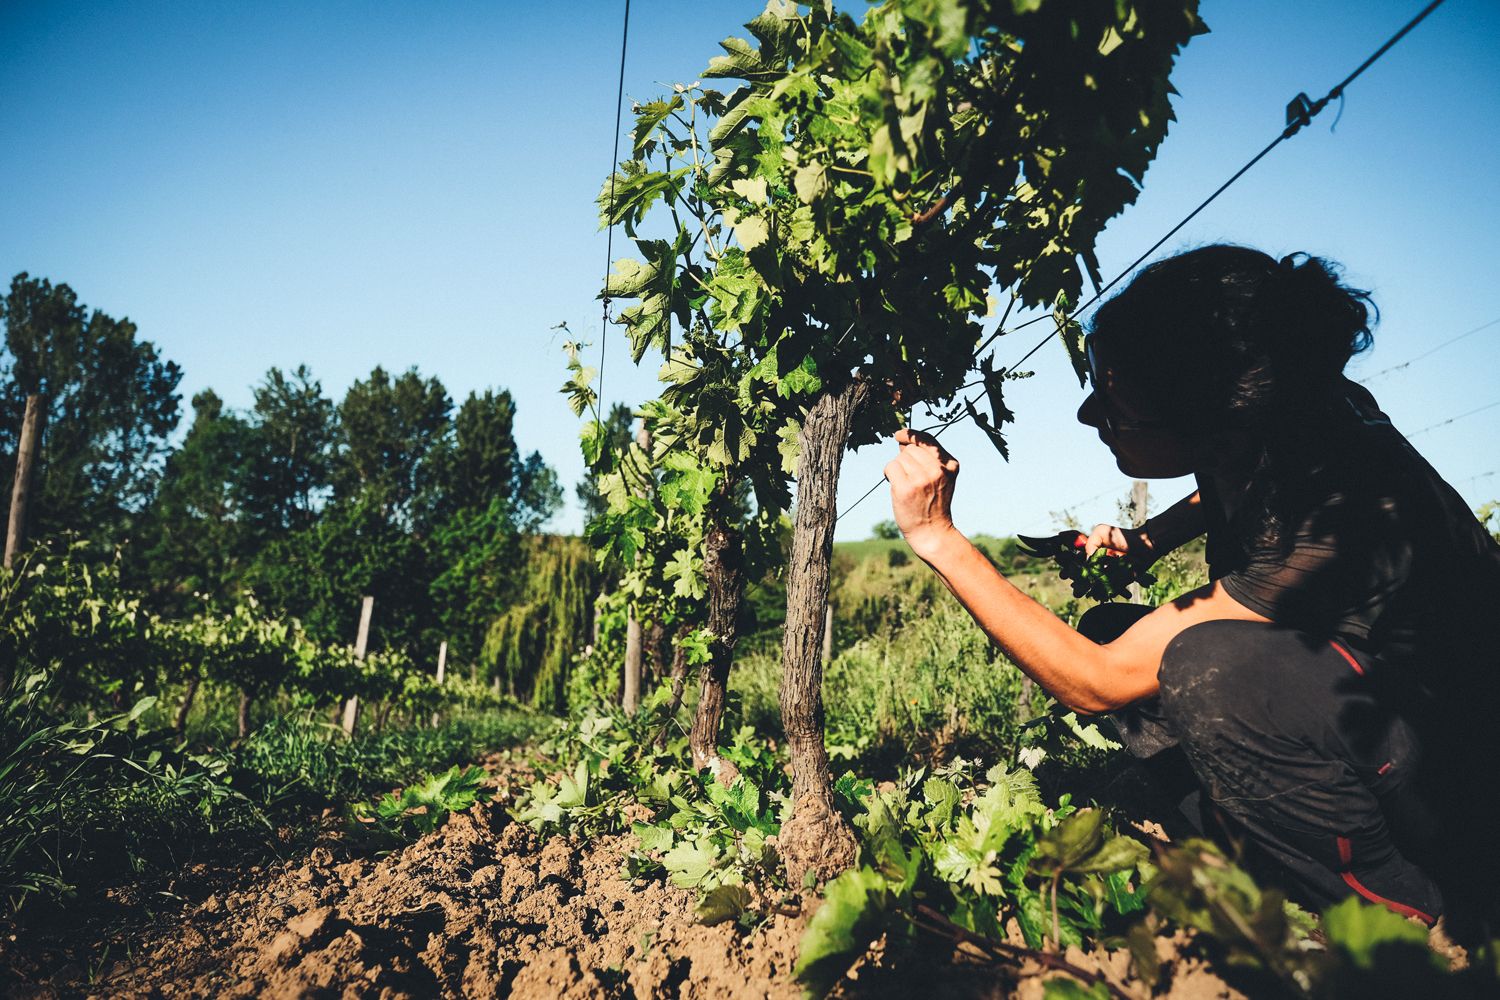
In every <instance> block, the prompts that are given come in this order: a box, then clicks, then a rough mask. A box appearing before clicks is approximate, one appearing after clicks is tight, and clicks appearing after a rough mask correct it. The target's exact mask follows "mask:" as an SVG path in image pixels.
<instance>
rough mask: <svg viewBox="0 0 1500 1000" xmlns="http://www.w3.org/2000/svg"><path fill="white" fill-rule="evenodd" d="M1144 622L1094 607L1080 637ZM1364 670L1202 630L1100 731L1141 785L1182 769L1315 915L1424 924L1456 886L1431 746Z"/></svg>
mask: <svg viewBox="0 0 1500 1000" xmlns="http://www.w3.org/2000/svg"><path fill="white" fill-rule="evenodd" d="M1150 610H1152V609H1150V608H1146V607H1141V606H1138V605H1124V604H1106V605H1100V606H1099V607H1096V608H1093V609H1091V610H1090V611H1089V612H1088V613H1087V614H1085V615H1084V617H1083V620H1082V621H1081V622H1080V623H1079V631H1080V632H1082V633H1083V634H1084V635H1085V636H1087V637H1088V638H1090V639H1093V640H1094V641H1095V642H1100V643H1105V642H1111V641H1113V640H1114V639H1116V638H1118V637H1119V636H1120V635H1121V634H1122V633H1123V632H1124V631H1125V630H1126V629H1127V628H1129V627H1130V626H1131V625H1132V624H1134V623H1135V622H1136V621H1138V620H1139V619H1140V618H1141V617H1142V616H1143V615H1145V614H1147V613H1148V612H1149V611H1150ZM1377 672H1378V665H1377V664H1376V663H1375V662H1374V661H1373V660H1372V659H1371V658H1369V657H1366V656H1364V655H1363V654H1360V653H1357V652H1355V651H1353V650H1351V649H1349V648H1347V647H1345V646H1344V645H1342V644H1340V643H1338V642H1336V641H1329V640H1327V639H1314V638H1312V637H1310V636H1308V635H1306V634H1304V633H1301V632H1297V631H1294V630H1291V629H1286V628H1279V627H1277V626H1274V625H1268V624H1263V623H1258V622H1243V621H1212V622H1205V623H1202V624H1199V625H1194V626H1192V627H1190V628H1188V629H1186V630H1184V631H1183V632H1182V633H1181V634H1180V635H1179V636H1177V638H1176V639H1174V640H1173V641H1172V642H1171V644H1170V645H1169V646H1168V647H1167V650H1166V652H1165V653H1164V655H1163V657H1162V662H1161V670H1160V674H1159V678H1160V691H1159V693H1158V695H1156V696H1155V697H1152V698H1149V699H1145V700H1143V701H1141V702H1138V703H1136V704H1135V705H1132V706H1130V707H1128V708H1126V709H1124V710H1122V711H1120V712H1116V713H1113V714H1112V716H1111V718H1112V720H1113V721H1114V723H1115V726H1116V728H1117V729H1118V731H1119V739H1120V742H1121V743H1123V744H1124V745H1125V747H1126V749H1127V750H1128V751H1129V752H1130V753H1131V754H1132V755H1134V756H1136V757H1139V758H1142V759H1144V760H1146V761H1148V762H1149V764H1148V765H1147V766H1148V767H1149V768H1151V769H1152V770H1153V772H1154V773H1156V774H1169V773H1171V772H1172V770H1173V769H1174V767H1175V768H1176V769H1178V770H1179V771H1182V772H1186V771H1187V770H1188V769H1190V771H1191V774H1192V775H1193V776H1194V777H1195V778H1196V780H1197V782H1198V784H1199V786H1200V790H1201V794H1202V795H1204V796H1206V797H1207V798H1208V799H1209V800H1211V802H1212V804H1213V807H1214V808H1215V812H1216V813H1217V814H1218V816H1219V818H1220V819H1221V820H1223V819H1224V818H1225V817H1227V822H1226V823H1225V824H1224V825H1225V826H1226V827H1228V829H1229V830H1230V831H1231V832H1233V833H1234V834H1236V835H1237V837H1239V838H1240V839H1242V840H1243V841H1245V842H1246V846H1247V847H1248V848H1249V849H1250V850H1251V851H1253V852H1255V853H1258V854H1259V856H1260V858H1261V860H1262V863H1263V864H1264V862H1265V861H1266V860H1267V859H1268V860H1269V862H1270V864H1271V865H1272V866H1273V867H1274V868H1279V869H1280V874H1281V875H1283V876H1284V878H1283V879H1281V881H1283V883H1284V888H1286V889H1287V890H1288V891H1289V893H1290V894H1291V896H1292V898H1294V899H1297V900H1298V901H1299V902H1302V903H1303V904H1304V905H1308V906H1310V907H1313V908H1316V909H1322V908H1324V907H1326V906H1327V905H1329V904H1331V903H1333V902H1336V901H1338V900H1340V899H1343V898H1345V897H1347V896H1349V895H1352V894H1358V895H1360V896H1362V897H1364V898H1365V899H1367V900H1370V901H1372V902H1377V903H1381V904H1383V905H1385V906H1387V907H1389V908H1390V909H1392V910H1395V911H1397V912H1398V913H1402V914H1404V915H1407V916H1412V917H1417V918H1419V919H1421V920H1423V921H1425V922H1426V923H1428V924H1431V923H1433V922H1434V921H1435V920H1436V919H1437V917H1438V916H1440V915H1441V914H1442V913H1443V912H1444V908H1445V905H1444V904H1445V896H1447V897H1450V898H1451V897H1452V896H1453V895H1454V893H1455V892H1460V893H1461V892H1462V888H1461V887H1460V886H1457V885H1454V884H1453V880H1452V879H1445V878H1443V877H1442V876H1443V875H1444V864H1443V861H1442V856H1443V853H1444V851H1445V844H1444V840H1445V836H1444V834H1445V829H1446V827H1445V822H1444V819H1443V817H1441V816H1439V815H1438V814H1437V813H1436V811H1435V808H1434V796H1433V795H1431V794H1427V792H1428V789H1425V788H1424V787H1423V785H1424V782H1423V780H1422V777H1421V776H1422V775H1423V773H1424V771H1425V765H1426V763H1427V762H1425V761H1424V749H1425V747H1424V744H1425V743H1428V742H1430V741H1426V740H1423V739H1422V738H1420V737H1419V735H1418V730H1417V728H1416V727H1415V726H1414V725H1413V724H1412V723H1411V722H1410V721H1409V720H1408V719H1407V718H1405V717H1404V716H1403V714H1402V713H1401V711H1400V710H1399V707H1400V706H1399V705H1393V704H1392V703H1391V699H1389V698H1386V697H1382V696H1381V694H1382V689H1381V688H1380V685H1379V683H1378V679H1377V678H1376V677H1375V676H1373V675H1374V674H1376V673H1377ZM1184 762H1185V764H1186V767H1185V768H1184V767H1182V764H1183V763H1184ZM1455 874H1456V875H1457V877H1461V873H1455ZM1440 880H1441V881H1444V882H1448V883H1449V885H1447V886H1444V887H1442V888H1440ZM1445 890H1447V891H1445Z"/></svg>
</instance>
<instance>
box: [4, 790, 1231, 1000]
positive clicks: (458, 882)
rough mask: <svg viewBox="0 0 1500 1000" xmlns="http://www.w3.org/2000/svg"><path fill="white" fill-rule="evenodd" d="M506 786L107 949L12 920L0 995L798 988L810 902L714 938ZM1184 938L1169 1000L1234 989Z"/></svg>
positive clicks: (117, 935)
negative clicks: (510, 806)
mask: <svg viewBox="0 0 1500 1000" xmlns="http://www.w3.org/2000/svg"><path fill="white" fill-rule="evenodd" d="M491 766H493V764H492V765H491ZM495 780H496V783H497V784H498V785H499V786H500V789H499V791H500V794H499V795H498V797H497V800H496V801H494V802H489V803H485V804H481V805H478V806H476V807H475V808H474V809H472V810H470V811H469V812H467V813H465V814H462V815H458V816H454V817H452V818H451V819H450V820H449V821H448V822H447V824H445V825H444V826H443V827H442V828H441V829H439V830H438V831H437V832H435V833H433V834H430V835H428V836H427V837H424V838H423V839H421V840H419V841H418V842H416V843H415V844H412V845H410V846H409V847H407V848H405V849H403V850H400V851H397V852H395V853H393V854H391V855H389V856H387V857H384V858H380V859H374V858H369V857H361V856H358V855H357V854H350V853H349V852H348V851H347V850H346V849H345V846H344V845H343V843H342V842H341V841H339V840H338V839H336V838H331V839H327V840H326V841H325V843H323V844H321V845H320V846H317V847H315V848H313V849H312V851H311V852H310V853H309V854H307V855H305V856H303V857H300V858H297V859H295V860H289V861H283V862H280V863H277V864H273V865H269V866H266V867H263V868H251V869H248V870H246V871H241V872H238V873H236V877H237V881H235V882H233V883H232V884H227V885H226V884H225V883H223V882H220V883H218V884H217V885H215V883H214V881H213V879H212V878H199V879H198V880H197V881H196V882H194V881H192V880H188V881H185V882H184V884H183V886H182V887H179V893H182V894H186V895H188V896H189V897H190V899H191V902H189V903H187V904H186V905H185V906H182V907H181V908H179V909H176V910H171V909H169V910H168V911H166V912H163V913H160V914H158V916H157V917H156V920H155V922H154V923H152V924H150V925H149V926H147V927H145V928H135V929H133V930H132V931H131V932H130V933H129V935H128V936H127V935H125V934H123V933H121V932H120V931H119V928H114V931H113V940H114V943H115V944H114V947H110V946H109V945H110V940H108V939H110V938H111V934H110V933H107V932H105V931H104V929H103V928H102V927H100V926H99V925H97V924H96V925H95V926H94V927H90V928H82V927H80V928H74V931H73V935H72V937H73V938H74V940H73V941H72V942H71V944H70V946H69V947H68V948H63V949H58V948H56V947H54V948H53V949H52V950H51V951H50V952H49V953H48V954H47V955H46V956H44V955H43V954H42V951H43V950H44V949H43V948H42V947H41V939H43V938H46V937H47V935H45V934H28V933H27V932H26V929H25V928H13V929H12V930H14V931H16V932H17V933H15V934H7V935H6V937H8V940H5V941H0V995H6V996H15V997H27V998H52V997H101V998H103V997H109V998H129V997H381V998H391V1000H394V998H400V997H445V998H447V997H465V998H468V997H506V996H509V997H516V998H574V997H578V998H583V997H588V998H595V997H599V998H627V997H636V998H648V997H649V998H674V997H682V998H698V997H736V998H739V997H764V998H777V1000H780V998H788V1000H790V998H796V997H800V996H801V990H800V988H799V987H798V986H797V984H796V983H795V981H794V980H793V979H792V967H793V965H794V963H795V961H796V957H797V944H798V941H799V939H800V938H801V935H802V931H803V929H804V928H805V927H806V924H807V920H808V919H809V918H810V911H809V909H807V908H804V909H803V911H801V912H779V913H776V914H775V915H773V916H771V917H770V918H769V919H767V920H766V921H765V922H763V923H762V924H760V925H759V926H758V927H755V928H753V929H751V930H744V929H741V928H739V927H737V926H736V925H734V924H732V923H731V924H721V925H718V926H714V927H707V926H703V925H701V924H699V923H697V922H696V921H695V920H694V916H693V910H694V903H695V899H694V895H693V893H692V892H690V891H688V890H683V889H678V888H676V887H673V886H671V885H669V884H667V883H664V882H661V881H658V880H638V881H636V882H629V881H627V880H625V879H624V878H623V877H622V875H621V868H622V865H623V863H624V860H625V857H626V855H627V854H628V853H629V852H630V851H631V850H632V849H633V848H634V847H635V846H636V845H635V839H634V838H633V837H631V836H629V835H623V836H613V837H603V838H598V839H594V840H590V841H588V842H586V843H584V842H576V841H571V840H568V839H566V838H563V837H553V838H551V839H545V840H544V839H540V838H538V837H537V836H535V835H534V834H533V833H532V832H531V831H530V830H529V829H527V828H526V827H524V826H522V825H519V824H516V823H513V822H511V821H510V820H509V819H508V817H507V815H506V813H505V810H504V808H503V803H504V801H505V799H506V798H507V795H506V793H505V791H504V784H505V781H504V779H503V777H501V776H500V775H496V778H495ZM233 870H234V869H232V868H230V869H226V871H233ZM192 885H196V886H197V887H198V888H197V891H196V893H195V892H193V891H192V890H191V889H190V888H188V886H192ZM51 934H52V936H53V938H54V940H53V944H54V945H55V944H56V940H55V938H56V934H57V932H56V930H55V929H54V931H53V932H51ZM80 938H81V939H84V940H81V941H80V940H78V939H80ZM90 939H92V940H90ZM101 939H104V940H101ZM121 941H128V942H129V947H128V950H127V951H126V952H124V953H121V950H120V947H119V943H120V942H121ZM1179 944H1180V942H1173V941H1167V940H1165V939H1164V940H1163V941H1162V942H1161V946H1160V950H1161V952H1162V957H1163V959H1164V960H1165V968H1166V970H1167V972H1168V975H1169V980H1168V981H1169V983H1170V989H1169V992H1168V994H1167V995H1169V996H1173V997H1178V998H1181V1000H1187V998H1192V1000H1198V998H1207V997H1231V996H1238V994H1235V993H1233V992H1232V991H1230V990H1229V989H1228V988H1227V987H1225V986H1224V984H1223V983H1222V981H1220V980H1219V979H1217V977H1213V976H1212V975H1211V974H1210V973H1208V971H1207V970H1206V969H1205V968H1203V967H1202V966H1201V963H1195V962H1193V961H1192V960H1191V959H1188V958H1184V957H1183V954H1184V950H1183V949H1181V948H1179ZM1187 951H1190V949H1187ZM4 952H9V954H4ZM59 955H62V956H64V957H62V958H59V957H57V956H59ZM1065 957H1066V958H1067V959H1068V960H1069V961H1072V962H1073V963H1074V964H1075V965H1078V966H1080V967H1082V968H1085V969H1087V970H1089V971H1090V972H1102V973H1104V974H1105V975H1106V976H1107V977H1108V978H1109V979H1110V980H1111V981H1112V982H1113V983H1115V984H1118V985H1119V986H1121V987H1123V988H1124V989H1125V990H1126V991H1127V992H1128V993H1129V994H1131V995H1142V994H1143V992H1144V991H1143V990H1142V989H1141V986H1140V984H1138V983H1136V984H1130V983H1129V982H1128V974H1127V969H1126V965H1127V962H1126V959H1125V957H1124V955H1123V954H1120V953H1103V954H1084V953H1082V952H1079V951H1077V949H1073V950H1072V951H1070V953H1069V954H1068V955H1067V956H1065ZM919 966H920V967H919ZM1048 974H1049V973H1048V972H1047V970H1045V969H1043V968H1041V967H1040V966H1036V965H1035V964H1034V963H1029V962H1027V963H1022V964H1020V965H1018V966H1017V965H1013V966H1008V967H1001V968H996V967H994V966H992V965H983V964H978V963H976V962H975V961H974V958H973V956H972V955H970V954H967V953H966V952H965V949H964V948H963V947H962V946H960V947H959V948H957V949H954V948H953V947H951V946H948V945H946V944H944V943H942V942H934V945H933V948H932V954H931V955H930V956H927V955H924V956H923V957H922V960H921V961H920V962H918V963H915V964H914V963H913V962H912V960H911V957H910V956H909V955H908V956H906V957H905V958H904V959H903V960H902V961H900V962H892V961H888V960H887V959H886V958H885V956H884V954H883V949H882V946H881V943H880V942H877V944H876V946H875V947H874V948H873V949H872V950H871V952H870V953H869V954H868V955H867V956H866V957H865V959H863V960H862V961H861V962H860V963H859V964H858V965H857V966H856V968H855V969H854V970H853V972H852V974H851V977H850V978H849V979H847V980H846V981H845V982H844V983H843V984H841V985H840V987H839V988H838V989H837V990H836V991H835V993H836V995H838V996H843V997H868V996H908V995H924V994H925V995H931V996H939V995H941V996H965V997H990V996H993V997H1001V996H1020V997H1024V998H1027V1000H1040V997H1041V996H1042V992H1043V981H1044V977H1045V976H1046V975H1048ZM1054 974H1055V973H1054Z"/></svg>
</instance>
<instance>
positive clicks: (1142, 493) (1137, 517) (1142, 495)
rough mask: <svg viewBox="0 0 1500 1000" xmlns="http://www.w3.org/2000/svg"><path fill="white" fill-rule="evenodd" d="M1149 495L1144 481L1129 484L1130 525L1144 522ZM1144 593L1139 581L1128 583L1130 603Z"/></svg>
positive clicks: (1137, 599)
mask: <svg viewBox="0 0 1500 1000" xmlns="http://www.w3.org/2000/svg"><path fill="white" fill-rule="evenodd" d="M1150 499H1151V497H1150V495H1149V494H1148V493H1147V492H1146V482H1145V480H1142V479H1137V480H1136V481H1135V482H1133V483H1131V484H1130V526H1131V527H1132V528H1139V527H1140V526H1141V525H1143V524H1145V523H1146V504H1147V503H1148V502H1150ZM1145 599H1146V595H1145V593H1144V592H1143V591H1142V589H1141V585H1140V584H1139V583H1132V584H1131V585H1130V601H1131V603H1132V604H1140V603H1142V602H1143V601H1145Z"/></svg>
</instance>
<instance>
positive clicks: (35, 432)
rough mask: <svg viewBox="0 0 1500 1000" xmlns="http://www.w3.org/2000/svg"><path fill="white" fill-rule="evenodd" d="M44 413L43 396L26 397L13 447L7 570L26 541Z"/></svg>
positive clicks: (6, 543) (7, 537) (6, 547)
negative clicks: (14, 461) (13, 474)
mask: <svg viewBox="0 0 1500 1000" xmlns="http://www.w3.org/2000/svg"><path fill="white" fill-rule="evenodd" d="M44 416H45V413H44V408H43V406H42V397H41V396H40V395H39V394H37V393H32V394H31V395H29V396H27V397H26V415H25V416H23V417H22V418H21V440H20V442H19V444H18V445H17V447H16V480H15V483H14V485H13V486H12V487H11V491H10V525H9V527H8V528H7V530H6V532H5V568H6V569H10V568H11V566H12V565H13V564H14V562H15V558H16V553H18V552H19V551H20V549H21V546H22V545H24V544H26V511H27V508H28V507H29V506H30V502H31V481H32V479H34V478H35V475H34V473H35V469H36V452H37V444H38V442H39V441H40V440H41V436H42V421H43V419H44Z"/></svg>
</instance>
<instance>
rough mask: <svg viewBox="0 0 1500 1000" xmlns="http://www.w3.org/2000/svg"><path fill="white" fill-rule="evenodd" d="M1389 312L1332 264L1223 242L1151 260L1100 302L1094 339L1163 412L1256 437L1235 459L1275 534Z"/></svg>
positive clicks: (1176, 422) (1188, 423)
mask: <svg viewBox="0 0 1500 1000" xmlns="http://www.w3.org/2000/svg"><path fill="white" fill-rule="evenodd" d="M1377 315H1378V313H1377V311H1376V309H1375V306H1374V302H1373V301H1372V300H1371V298H1370V294H1369V292H1366V291H1361V290H1359V289H1356V288H1350V287H1348V286H1347V285H1345V284H1344V283H1343V282H1342V281H1340V280H1339V275H1338V266H1337V265H1335V264H1333V263H1331V262H1329V261H1326V260H1323V259H1321V258H1318V257H1312V256H1309V255H1307V254H1303V253H1297V254H1291V255H1288V256H1286V257H1283V258H1281V259H1280V260H1277V259H1276V258H1274V257H1272V256H1270V255H1269V254H1266V253H1263V252H1261V251H1259V250H1254V249H1251V248H1249V247H1242V246H1233V245H1229V244H1216V245H1213V246H1206V247H1200V248H1198V249H1195V250H1189V251H1187V252H1186V253H1182V254H1178V255H1176V256H1174V257H1168V258H1166V259H1164V260H1159V261H1157V262H1155V263H1153V264H1151V265H1149V266H1148V267H1146V268H1144V269H1143V270H1142V271H1141V272H1140V273H1139V274H1138V275H1136V277H1135V278H1134V279H1133V280H1132V281H1131V282H1130V284H1129V285H1128V286H1127V287H1126V288H1125V289H1124V290H1123V291H1122V292H1120V293H1119V294H1118V295H1116V296H1114V297H1113V298H1112V299H1110V300H1109V301H1107V302H1105V303H1104V304H1103V305H1102V306H1100V308H1099V310H1098V311H1097V312H1096V313H1095V314H1094V318H1093V322H1092V326H1091V336H1092V337H1094V338H1095V339H1096V340H1097V341H1099V342H1101V343H1104V342H1107V343H1109V344H1110V345H1111V347H1112V349H1111V351H1110V354H1111V356H1112V357H1114V358H1117V359H1119V361H1118V363H1117V364H1116V367H1117V368H1118V369H1119V370H1120V372H1121V374H1122V375H1124V376H1125V377H1127V378H1129V380H1130V381H1131V382H1132V383H1133V384H1135V385H1136V386H1138V387H1140V389H1141V391H1142V392H1143V394H1144V395H1145V396H1146V398H1148V399H1150V400H1151V404H1152V407H1153V414H1152V415H1153V416H1154V417H1156V418H1158V419H1161V420H1164V421H1166V422H1167V423H1168V424H1169V425H1172V426H1176V427H1178V428H1179V429H1181V430H1182V431H1183V432H1185V433H1187V434H1190V435H1193V436H1197V437H1199V438H1200V439H1206V438H1209V437H1210V436H1213V435H1216V434H1227V435H1229V436H1230V437H1231V438H1232V439H1235V440H1239V441H1242V442H1245V447H1246V448H1247V451H1246V453H1245V454H1242V455H1237V456H1234V459H1235V460H1236V461H1239V462H1241V463H1243V465H1244V471H1245V472H1246V473H1248V474H1249V478H1250V484H1251V495H1252V496H1253V497H1254V498H1255V500H1256V503H1255V506H1257V507H1259V509H1260V511H1261V512H1262V519H1261V522H1260V523H1259V524H1258V525H1256V527H1257V528H1258V530H1259V533H1260V535H1261V536H1262V538H1263V540H1265V541H1269V542H1275V541H1278V540H1279V536H1280V534H1281V530H1280V529H1281V524H1282V522H1283V520H1284V518H1285V516H1286V515H1287V513H1288V511H1287V510H1286V507H1285V502H1286V500H1287V491H1286V489H1285V487H1286V486H1287V485H1288V484H1290V483H1292V482H1294V481H1296V479H1297V478H1299V477H1302V476H1305V475H1306V474H1307V473H1309V472H1310V471H1312V470H1313V469H1315V468H1316V467H1317V465H1318V463H1319V461H1320V459H1321V457H1322V456H1324V455H1326V448H1327V441H1328V434H1329V433H1331V432H1332V430H1333V428H1334V426H1335V425H1336V423H1337V422H1338V420H1339V419H1340V418H1341V417H1342V416H1343V415H1344V414H1347V413H1348V412H1349V411H1348V407H1347V405H1346V404H1345V403H1344V396H1345V385H1346V383H1345V379H1344V375H1343V372H1344V366H1345V365H1346V364H1348V362H1349V359H1350V358H1351V357H1353V356H1354V355H1355V354H1358V353H1359V352H1361V351H1364V350H1367V349H1368V348H1369V347H1370V345H1371V343H1372V342H1373V336H1372V334H1371V332H1370V327H1371V325H1372V323H1373V321H1374V319H1375V318H1376V316H1377ZM1226 439H1228V438H1226Z"/></svg>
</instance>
